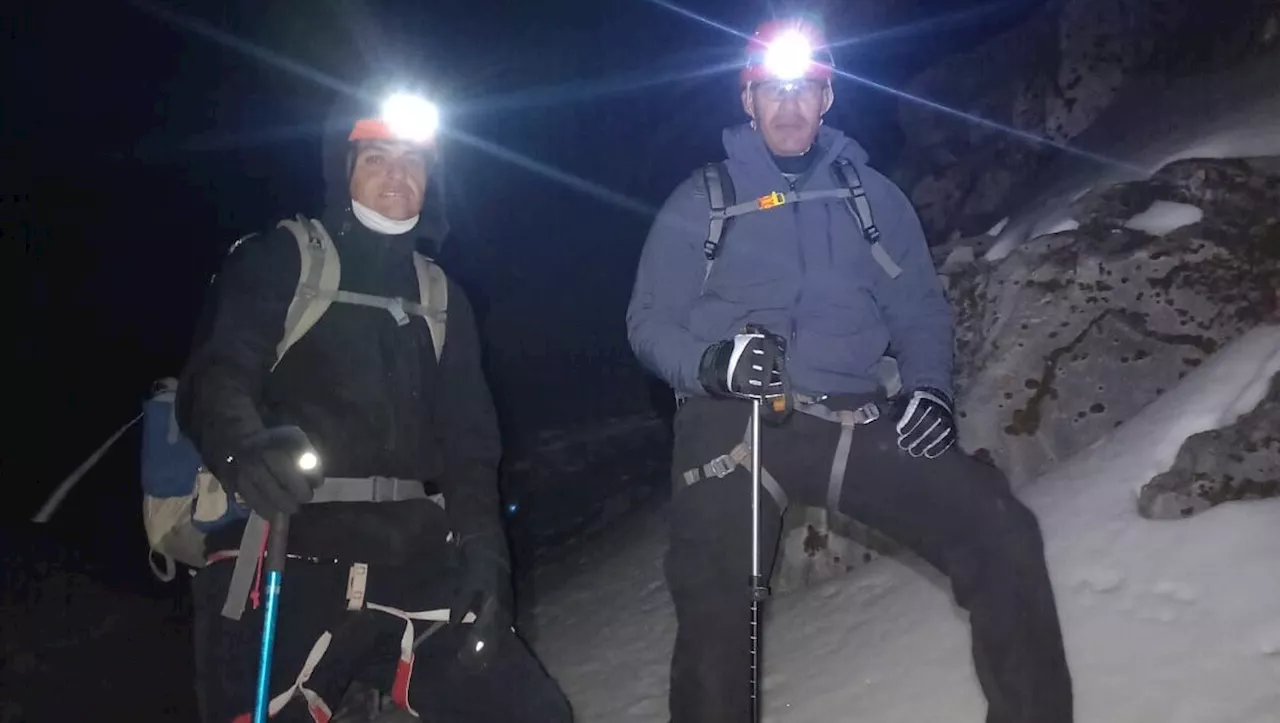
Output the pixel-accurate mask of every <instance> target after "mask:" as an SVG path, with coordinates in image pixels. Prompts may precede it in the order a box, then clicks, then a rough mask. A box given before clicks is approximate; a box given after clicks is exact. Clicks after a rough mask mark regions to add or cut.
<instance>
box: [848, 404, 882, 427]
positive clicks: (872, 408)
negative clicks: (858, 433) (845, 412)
mask: <svg viewBox="0 0 1280 723" xmlns="http://www.w3.org/2000/svg"><path fill="white" fill-rule="evenodd" d="M879 418H880V407H879V405H877V404H876V403H875V402H867V403H866V404H864V405H862V406H861V407H858V408H857V409H855V410H853V421H854V422H855V423H857V424H871V423H872V422H874V421H876V420H877V419H879Z"/></svg>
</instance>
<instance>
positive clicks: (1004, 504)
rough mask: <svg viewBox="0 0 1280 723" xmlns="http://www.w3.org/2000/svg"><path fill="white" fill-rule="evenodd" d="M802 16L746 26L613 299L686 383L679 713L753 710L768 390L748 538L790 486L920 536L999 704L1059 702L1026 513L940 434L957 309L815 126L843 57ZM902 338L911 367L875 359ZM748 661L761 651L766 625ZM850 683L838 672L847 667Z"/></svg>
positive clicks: (677, 458)
mask: <svg viewBox="0 0 1280 723" xmlns="http://www.w3.org/2000/svg"><path fill="white" fill-rule="evenodd" d="M823 43H824V41H823V39H822V35H821V31H820V29H819V28H818V25H817V23H815V22H812V21H810V20H807V19H783V20H775V21H770V22H767V23H765V24H763V25H761V26H760V27H759V29H758V30H757V31H756V33H755V34H754V35H753V36H752V38H751V39H750V40H749V42H748V48H747V58H746V61H745V64H744V67H743V69H742V71H741V78H740V86H741V102H742V107H743V109H744V111H745V112H746V114H747V116H748V117H749V119H750V120H749V122H748V123H745V124H743V125H740V126H736V127H730V128H728V129H726V130H725V131H724V147H725V151H726V153H727V156H728V158H727V160H725V161H723V162H721V163H714V164H709V165H706V166H704V167H702V168H700V169H698V171H697V172H695V173H694V174H692V176H691V177H690V178H689V179H688V180H687V181H685V182H684V183H682V184H681V185H679V186H678V187H677V188H676V189H675V191H674V192H673V193H672V194H671V195H670V197H669V198H668V199H667V200H666V202H665V205H664V206H663V208H662V209H661V211H660V212H659V214H658V216H657V218H656V219H655V221H654V223H653V225H652V228H651V229H650V231H649V235H648V238H647V240H646V242H645V245H644V249H643V252H642V255H641V258H640V262H639V268H638V270H637V275H636V280H635V285H634V288H633V292H632V297H631V301H630V305H629V308H628V311H627V328H628V336H629V339H630V342H631V346H632V348H633V350H634V351H635V353H636V355H637V357H638V358H639V359H640V361H641V362H642V363H643V364H644V365H645V366H646V367H647V368H648V369H650V370H651V371H652V372H653V373H655V374H656V375H658V376H659V377H660V378H662V379H663V380H664V381H666V382H667V383H668V384H669V385H670V386H671V387H672V388H673V389H674V390H675V392H676V395H677V398H678V399H679V400H680V405H679V407H678V410H677V413H676V418H675V421H674V428H675V441H674V451H673V478H674V480H673V481H674V487H675V489H674V499H673V503H672V504H673V510H672V517H671V528H670V536H671V539H670V546H669V550H668V552H667V556H666V560H665V574H666V579H667V584H668V587H669V589H670V591H671V595H672V597H673V599H674V602H675V609H676V617H677V634H676V642H675V650H674V653H673V656H672V661H671V689H670V700H669V705H670V712H671V721H672V723H694V722H695V721H696V722H697V723H727V722H729V721H743V720H748V719H749V710H750V708H749V706H750V700H749V698H750V691H749V686H748V684H747V681H748V670H749V665H750V659H749V658H750V653H751V648H750V645H751V643H750V639H749V634H748V630H749V625H750V620H749V616H750V596H751V589H750V585H749V583H748V579H749V577H750V565H749V557H750V553H751V549H752V548H751V546H750V545H751V543H750V536H751V524H752V519H751V514H750V497H751V488H750V487H751V470H750V469H748V467H749V465H750V464H751V459H752V455H751V450H750V437H749V435H746V434H744V432H745V431H746V430H748V417H749V410H750V407H751V404H752V401H751V400H763V401H765V402H767V404H766V405H765V412H764V416H765V421H766V424H765V425H764V426H763V431H762V433H761V470H760V475H761V486H762V488H763V489H762V492H767V493H768V494H762V495H761V497H762V504H763V507H764V509H765V514H763V515H762V521H761V532H760V538H761V541H762V543H761V545H762V549H761V551H760V559H761V560H762V561H763V564H764V566H765V569H764V573H765V574H766V575H767V574H768V572H769V570H768V567H769V561H771V560H773V559H774V554H775V550H776V547H777V540H778V537H779V531H780V523H781V513H782V511H783V510H784V509H785V508H786V506H787V504H788V501H792V502H797V503H800V504H803V505H812V506H820V507H827V508H828V509H832V510H836V511H839V512H841V513H844V514H847V515H850V516H851V517H853V518H855V519H857V520H860V521H861V522H863V523H866V524H868V525H870V526H872V527H874V528H877V529H878V530H880V531H881V532H884V533H886V534H887V535H888V536H889V537H890V538H892V539H894V540H897V541H899V542H900V543H902V544H904V545H906V546H907V547H909V548H911V549H912V550H914V551H915V552H916V553H918V554H919V555H920V556H922V557H923V558H924V559H926V560H927V561H928V562H930V563H931V564H932V565H934V566H935V567H937V568H938V569H939V570H940V571H941V572H943V573H944V574H946V575H947V576H948V577H949V578H950V581H951V586H952V591H953V593H954V595H955V599H956V601H957V602H958V603H959V604H960V605H961V606H963V607H964V608H966V609H967V610H968V611H969V612H970V614H971V617H970V620H971V624H972V634H973V640H974V645H973V654H974V663H975V667H976V669H977V673H978V679H979V681H980V683H981V686H982V688H983V691H984V692H985V693H986V696H987V700H988V707H989V713H988V717H987V720H988V721H990V722H991V723H1022V722H1025V721H1037V722H1038V723H1066V722H1067V721H1070V720H1071V718H1072V692H1071V678H1070V673H1069V671H1068V668H1067V664H1066V658H1065V654H1064V650H1063V642H1062V636H1061V632H1060V628H1059V621H1058V614H1057V610H1056V602H1055V600H1054V595H1053V591H1052V588H1051V587H1050V583H1049V577H1048V574H1047V572H1046V565H1045V560H1044V554H1043V548H1042V540H1041V534H1040V530H1039V524H1038V522H1037V520H1036V518H1035V516H1034V515H1033V513H1032V512H1031V511H1030V510H1029V509H1028V508H1027V507H1026V506H1024V505H1023V504H1022V503H1021V502H1020V501H1019V500H1018V499H1017V498H1016V497H1015V496H1014V495H1013V493H1012V492H1011V490H1010V487H1009V484H1008V482H1007V480H1006V479H1005V477H1004V476H1003V474H1002V473H1001V472H1000V471H998V470H997V469H995V468H994V467H992V466H989V465H987V464H984V463H982V462H980V461H978V460H976V459H974V458H972V457H969V456H967V455H966V454H964V453H963V452H962V451H961V450H960V449H959V448H958V447H956V446H955V444H954V443H955V441H956V430H955V419H954V414H955V410H954V404H953V401H952V399H953V391H952V338H953V328H952V317H951V311H950V308H949V306H948V302H947V300H946V298H945V297H944V296H943V292H942V288H941V284H940V282H939V279H938V276H937V274H936V272H935V270H934V267H933V264H932V260H931V257H930V254H929V249H928V247H927V245H926V241H925V239H924V235H923V232H922V230H921V226H920V223H919V220H918V218H917V216H916V214H915V212H914V210H913V208H912V206H911V204H910V202H909V201H908V199H907V198H906V196H905V195H904V194H903V193H902V192H901V191H900V190H899V189H898V188H897V187H896V186H895V185H894V184H893V183H892V182H890V181H889V180H888V179H887V178H885V177H884V176H883V175H881V174H880V173H879V172H877V171H875V170H873V169H872V168H871V167H870V166H868V165H867V154H866V153H865V152H864V151H863V149H862V148H861V147H860V146H859V145H858V143H857V142H855V141H854V140H852V139H851V138H848V137H846V136H845V135H844V134H843V133H841V132H840V131H838V130H836V129H834V128H831V127H830V126H827V125H823V116H824V114H825V113H826V112H827V111H828V110H829V109H830V108H831V106H832V103H833V101H834V91H833V88H832V82H831V81H832V76H833V75H834V62H833V59H832V58H831V55H830V53H829V50H828V49H827V48H825V47H824V44H823ZM887 352H889V353H891V355H892V356H894V357H896V360H897V362H898V365H899V368H900V376H901V381H902V390H901V392H900V393H896V394H895V395H894V396H893V397H892V398H888V397H887V396H886V391H885V390H884V389H883V388H882V386H881V384H880V381H879V377H878V376H877V365H878V362H879V361H880V360H881V358H882V356H883V355H885V354H886V353H887ZM765 637H766V644H765V646H764V651H765V658H764V661H763V667H764V669H765V670H766V671H767V670H768V657H767V651H768V644H767V635H766V636H765ZM851 682H852V681H851Z"/></svg>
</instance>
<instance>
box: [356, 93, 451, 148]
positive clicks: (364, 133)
mask: <svg viewBox="0 0 1280 723" xmlns="http://www.w3.org/2000/svg"><path fill="white" fill-rule="evenodd" d="M439 130H440V108H439V107H438V106H437V105H436V104H435V103H432V102H431V101H429V100H427V99H426V98H423V97H422V96H420V95H417V94H414V93H403V92H402V93H393V94H392V95H390V96H388V97H387V98H386V100H384V101H382V107H381V109H380V111H379V114H378V117H377V118H370V119H364V120H359V121H356V124H355V127H354V128H352V129H351V135H350V136H348V137H347V140H351V141H369V140H378V141H408V142H410V143H424V144H425V143H431V142H432V141H434V140H435V137H436V133H437V132H438V131H439Z"/></svg>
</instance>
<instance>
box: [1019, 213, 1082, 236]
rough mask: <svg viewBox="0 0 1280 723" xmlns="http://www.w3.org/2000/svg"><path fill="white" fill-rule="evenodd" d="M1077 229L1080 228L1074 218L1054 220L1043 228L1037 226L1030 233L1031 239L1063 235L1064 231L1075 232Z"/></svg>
mask: <svg viewBox="0 0 1280 723" xmlns="http://www.w3.org/2000/svg"><path fill="white" fill-rule="evenodd" d="M1078 228H1080V222H1079V221H1077V220H1075V219H1074V218H1070V217H1067V218H1055V219H1053V220H1051V221H1050V222H1049V223H1047V224H1045V225H1044V226H1043V227H1041V226H1037V227H1036V228H1035V230H1034V231H1032V232H1031V238H1035V237H1037V236H1048V235H1050V234H1055V233H1063V232H1064V231H1075V230H1076V229H1078Z"/></svg>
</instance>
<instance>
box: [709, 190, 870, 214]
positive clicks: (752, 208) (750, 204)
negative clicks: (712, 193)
mask: <svg viewBox="0 0 1280 723" xmlns="http://www.w3.org/2000/svg"><path fill="white" fill-rule="evenodd" d="M852 196H853V192H852V191H850V190H849V189H847V188H829V189H825V190H820V191H788V192H786V193H781V192H775V193H774V194H772V195H770V196H765V197H764V198H765V199H769V203H767V204H766V203H764V202H763V201H762V200H761V199H756V200H753V201H743V202H742V203H735V204H734V205H732V206H730V207H728V208H726V209H725V210H724V211H723V212H722V214H721V215H722V216H723V217H724V218H733V217H734V216H742V215H743V214H748V213H754V212H756V211H767V210H769V209H772V208H777V207H778V206H785V205H787V204H789V203H799V202H801V201H816V200H818V199H822V198H845V199H847V198H851V197H852ZM715 216H716V213H715V210H714V209H713V210H712V212H711V217H712V219H713V220H714V219H715Z"/></svg>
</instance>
